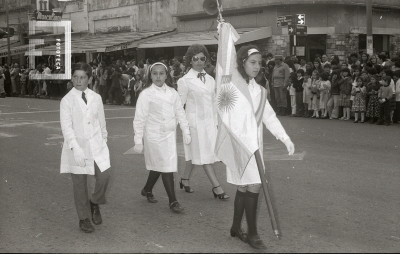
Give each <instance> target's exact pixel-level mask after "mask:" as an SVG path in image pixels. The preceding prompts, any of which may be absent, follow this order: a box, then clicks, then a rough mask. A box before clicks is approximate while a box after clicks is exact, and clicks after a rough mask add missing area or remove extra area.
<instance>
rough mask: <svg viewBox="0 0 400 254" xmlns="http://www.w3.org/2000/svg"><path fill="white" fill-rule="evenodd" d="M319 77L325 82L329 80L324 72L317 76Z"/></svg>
mask: <svg viewBox="0 0 400 254" xmlns="http://www.w3.org/2000/svg"><path fill="white" fill-rule="evenodd" d="M319 77H320V78H321V79H322V80H323V81H327V80H328V79H329V74H328V73H327V72H326V71H324V72H322V73H321V74H319Z"/></svg>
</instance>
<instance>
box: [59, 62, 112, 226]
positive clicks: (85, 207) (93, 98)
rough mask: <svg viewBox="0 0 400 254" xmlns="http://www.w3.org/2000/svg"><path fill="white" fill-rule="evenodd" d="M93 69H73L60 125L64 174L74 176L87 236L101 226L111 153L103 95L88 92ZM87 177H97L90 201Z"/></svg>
mask: <svg viewBox="0 0 400 254" xmlns="http://www.w3.org/2000/svg"><path fill="white" fill-rule="evenodd" d="M91 81H92V68H91V67H90V65H88V64H76V65H75V66H74V67H73V69H72V83H73V85H74V87H73V88H72V89H71V90H70V91H69V92H68V93H67V95H65V96H64V98H63V99H62V100H61V103H60V123H61V130H62V133H63V136H64V145H63V148H62V154H61V173H71V178H72V182H73V191H74V200H75V206H76V210H77V212H78V217H79V227H80V228H81V229H82V230H83V231H84V232H86V233H90V232H93V231H94V227H93V226H92V224H91V223H90V217H92V221H93V223H94V224H96V225H98V224H101V223H102V219H101V215H100V208H99V204H104V203H106V198H105V192H106V190H107V185H108V182H109V178H110V174H109V170H107V169H108V168H110V153H109V150H108V147H107V129H106V120H105V117H104V109H103V102H102V100H101V97H100V95H98V94H97V93H95V92H93V91H92V90H90V89H88V88H87V87H88V84H89V83H90V82H91ZM87 175H94V177H95V179H96V185H95V188H94V192H93V195H92V198H91V199H90V200H89V198H88V188H87Z"/></svg>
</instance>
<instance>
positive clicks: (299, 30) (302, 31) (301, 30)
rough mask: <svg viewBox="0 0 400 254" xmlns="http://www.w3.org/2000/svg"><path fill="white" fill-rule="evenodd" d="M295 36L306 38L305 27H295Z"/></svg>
mask: <svg viewBox="0 0 400 254" xmlns="http://www.w3.org/2000/svg"><path fill="white" fill-rule="evenodd" d="M289 34H290V33H289ZM296 35H298V36H306V35H307V26H301V25H297V26H296Z"/></svg>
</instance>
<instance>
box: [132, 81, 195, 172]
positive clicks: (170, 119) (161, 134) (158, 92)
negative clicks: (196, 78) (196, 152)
mask: <svg viewBox="0 0 400 254" xmlns="http://www.w3.org/2000/svg"><path fill="white" fill-rule="evenodd" d="M178 122H179V125H180V127H181V130H182V133H183V134H190V132H189V123H188V121H187V120H186V115H185V111H184V109H183V106H182V103H181V100H180V98H179V95H178V93H177V92H176V91H175V89H173V88H171V87H169V86H167V85H166V84H164V85H163V86H162V87H158V86H156V85H155V84H152V85H151V86H150V87H149V88H146V89H144V90H143V91H142V92H141V93H140V96H139V99H138V101H137V103H136V111H135V118H134V120H133V129H134V131H135V138H134V140H135V144H143V141H142V140H144V158H145V161H146V168H147V170H153V171H158V172H164V173H167V172H177V171H178V157H177V150H176V125H177V123H178Z"/></svg>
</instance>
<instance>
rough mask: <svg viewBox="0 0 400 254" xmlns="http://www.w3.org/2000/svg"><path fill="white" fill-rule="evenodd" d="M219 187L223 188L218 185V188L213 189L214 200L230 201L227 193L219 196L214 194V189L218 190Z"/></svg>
mask: <svg viewBox="0 0 400 254" xmlns="http://www.w3.org/2000/svg"><path fill="white" fill-rule="evenodd" d="M218 187H221V185H218V186H217V187H214V188H212V190H211V191H212V193H213V194H214V198H219V199H222V200H227V199H229V198H230V197H229V196H228V194H226V193H225V192H222V193H221V194H217V193H215V192H214V189H216V188H218Z"/></svg>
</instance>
